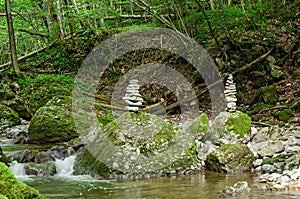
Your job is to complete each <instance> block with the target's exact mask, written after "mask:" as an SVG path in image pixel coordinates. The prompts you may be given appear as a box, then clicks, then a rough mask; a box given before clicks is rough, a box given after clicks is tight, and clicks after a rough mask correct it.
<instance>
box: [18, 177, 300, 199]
mask: <svg viewBox="0 0 300 199" xmlns="http://www.w3.org/2000/svg"><path fill="white" fill-rule="evenodd" d="M255 179H256V178H255V176H252V175H250V174H238V175H229V174H219V173H212V172H205V173H204V174H197V175H192V176H177V177H162V178H154V179H143V180H138V181H122V180H104V179H100V180H96V179H93V178H91V177H89V176H68V177H67V176H65V177H58V176H54V177H46V178H37V177H34V178H23V179H22V178H21V180H23V181H24V182H26V183H27V184H29V185H31V186H33V187H35V188H36V189H38V190H40V192H41V193H43V194H44V195H46V196H47V197H49V198H53V199H54V198H73V199H75V198H76V199H77V198H78V199H92V198H93V199H95V198H114V199H124V198H128V199H131V198H137V199H140V198H147V199H153V198H156V199H164V198H172V199H173V198H174V199H175V198H178V199H179V198H180V199H216V198H219V197H220V192H221V191H222V189H223V188H224V186H225V185H232V184H234V183H235V182H237V181H241V180H245V181H247V182H248V183H249V186H250V188H251V192H250V193H249V195H246V196H240V197H234V198H235V199H237V198H251V199H270V198H272V199H283V198H290V199H298V198H300V193H299V192H289V191H282V192H271V191H264V190H262V189H261V188H258V187H260V186H261V185H260V186H259V184H258V183H256V182H255Z"/></svg>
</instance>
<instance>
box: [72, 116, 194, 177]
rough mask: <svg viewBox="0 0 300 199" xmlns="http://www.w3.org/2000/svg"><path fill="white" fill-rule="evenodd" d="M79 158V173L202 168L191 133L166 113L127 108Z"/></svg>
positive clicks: (161, 171) (173, 170) (76, 166)
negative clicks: (158, 113)
mask: <svg viewBox="0 0 300 199" xmlns="http://www.w3.org/2000/svg"><path fill="white" fill-rule="evenodd" d="M91 137H93V141H91V142H90V143H89V145H88V146H87V150H85V151H84V152H83V153H82V154H80V155H78V157H77V159H76V162H75V171H74V172H75V174H92V175H100V176H104V177H108V176H110V175H119V174H120V175H123V174H124V175H140V174H141V175H144V174H151V173H166V174H167V173H168V174H169V173H176V171H187V170H196V169H199V168H198V166H199V160H198V157H197V152H196V147H195V143H193V138H192V137H193V136H192V135H191V134H187V133H183V132H182V131H181V130H180V129H179V128H177V127H175V126H174V125H173V124H172V123H171V122H170V121H168V120H166V119H164V118H163V117H160V116H156V115H150V114H146V113H139V114H136V113H130V112H126V113H124V114H122V115H121V116H120V117H119V118H117V119H115V120H114V121H112V122H110V123H108V124H107V125H106V126H105V127H104V129H103V132H102V133H99V134H96V135H88V138H89V139H90V138H91Z"/></svg>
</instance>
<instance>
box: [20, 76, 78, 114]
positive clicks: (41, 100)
mask: <svg viewBox="0 0 300 199" xmlns="http://www.w3.org/2000/svg"><path fill="white" fill-rule="evenodd" d="M17 82H18V84H20V87H21V89H20V91H18V93H17V94H18V95H19V96H21V97H22V98H24V99H25V101H26V104H29V106H30V107H29V108H30V110H31V112H32V113H34V112H35V111H36V110H37V109H38V108H39V107H42V106H44V105H45V104H46V103H47V102H48V101H49V100H50V99H52V98H53V97H54V96H59V95H64V96H70V95H71V92H72V89H73V82H74V77H72V76H65V75H52V74H50V75H48V74H44V75H39V76H37V77H36V78H32V77H30V76H26V77H24V79H18V81H17Z"/></svg>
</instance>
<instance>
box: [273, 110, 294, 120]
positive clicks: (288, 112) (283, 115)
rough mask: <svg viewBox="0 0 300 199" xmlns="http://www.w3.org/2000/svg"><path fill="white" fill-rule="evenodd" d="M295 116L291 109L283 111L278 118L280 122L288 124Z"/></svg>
mask: <svg viewBox="0 0 300 199" xmlns="http://www.w3.org/2000/svg"><path fill="white" fill-rule="evenodd" d="M292 116H293V112H292V110H291V109H283V111H279V112H278V114H277V117H278V119H279V120H281V121H284V122H287V121H289V119H291V117H292Z"/></svg>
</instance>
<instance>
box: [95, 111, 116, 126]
mask: <svg viewBox="0 0 300 199" xmlns="http://www.w3.org/2000/svg"><path fill="white" fill-rule="evenodd" d="M97 119H98V122H99V123H100V124H101V125H102V126H105V125H107V124H108V123H109V122H111V121H113V120H114V119H115V117H114V116H113V115H112V114H106V115H99V116H98V117H97Z"/></svg>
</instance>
